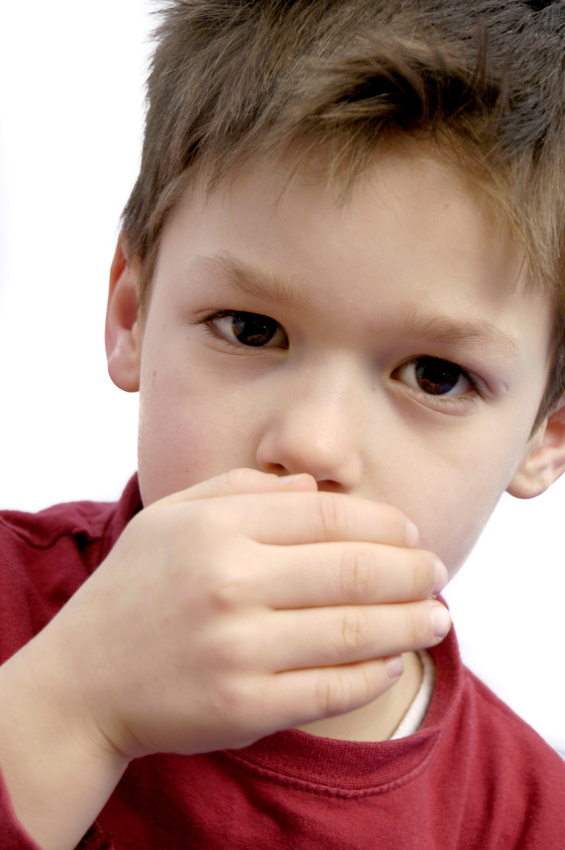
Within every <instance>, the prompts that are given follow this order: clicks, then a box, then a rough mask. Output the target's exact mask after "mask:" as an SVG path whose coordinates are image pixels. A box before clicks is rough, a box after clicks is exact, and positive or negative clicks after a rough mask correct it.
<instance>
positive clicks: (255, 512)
mask: <svg viewBox="0 0 565 850" xmlns="http://www.w3.org/2000/svg"><path fill="white" fill-rule="evenodd" d="M520 259H521V257H520V252H519V251H518V250H517V248H516V247H515V246H514V245H513V244H512V243H511V242H510V241H509V240H508V238H507V237H505V236H504V234H503V232H502V231H501V230H500V229H499V228H497V227H496V226H495V225H494V223H493V222H492V221H491V220H490V219H489V218H488V216H487V215H486V213H485V210H484V208H483V206H482V205H481V203H480V202H479V201H478V199H476V198H475V197H474V196H473V194H472V192H471V191H470V190H469V188H468V187H466V186H465V185H464V184H463V182H462V181H461V180H460V179H459V178H458V176H457V175H456V174H454V173H453V172H452V171H450V170H449V169H448V168H447V167H446V166H445V165H443V164H442V163H440V162H438V161H436V160H434V159H433V158H430V157H428V156H426V151H425V150H422V149H416V148H413V149H406V148H405V149H402V150H400V149H399V150H397V151H394V152H391V153H387V154H386V155H383V156H381V157H380V158H379V159H378V160H376V161H375V164H374V165H373V166H372V167H371V168H370V169H369V170H368V171H367V173H366V175H365V176H364V177H363V179H362V180H361V181H360V182H359V183H358V185H357V186H356V187H355V188H354V190H353V192H352V194H351V196H350V197H349V199H348V200H347V202H345V203H344V204H339V203H337V201H336V197H335V194H334V193H333V192H332V191H331V190H330V189H329V188H328V187H327V186H326V184H325V183H324V182H323V181H322V180H320V179H316V178H315V177H313V176H312V175H306V174H303V175H302V176H300V175H299V176H298V177H297V178H296V179H295V180H294V181H293V182H292V183H291V184H290V185H289V183H288V177H287V175H286V174H285V173H284V171H281V172H275V171H273V170H270V169H268V168H266V167H265V168H262V167H259V166H258V167H257V168H255V169H254V170H253V172H252V173H247V174H241V175H240V176H238V177H237V178H235V179H234V180H233V181H232V182H231V183H230V184H229V186H228V187H223V188H222V189H219V190H217V191H216V192H215V193H214V194H212V195H211V196H210V197H209V198H204V197H203V196H198V195H197V196H194V197H192V198H191V199H190V200H188V199H187V200H186V202H185V203H184V204H183V205H182V207H181V208H179V209H178V210H177V211H176V213H175V214H174V215H173V216H172V218H171V220H170V221H169V223H168V225H167V227H166V229H165V231H164V233H163V238H162V244H161V248H160V254H159V259H158V263H157V267H156V271H155V276H154V280H153V284H152V292H151V300H150V302H149V304H148V305H145V308H144V309H143V310H141V309H140V304H139V299H138V280H139V273H140V265H139V262H138V261H137V259H136V258H135V257H133V258H131V259H130V260H129V261H128V260H126V252H125V250H124V246H122V245H119V246H118V250H117V252H116V257H115V260H114V264H113V267H112V273H111V286H110V298H109V305H108V319H107V351H108V363H109V371H110V375H111V376H112V379H113V380H114V381H115V383H116V384H117V385H118V386H120V387H121V388H122V389H124V390H127V391H136V390H138V389H139V391H140V393H141V414H140V428H139V476H140V486H141V491H142V496H143V501H144V505H145V506H146V508H145V510H144V511H142V512H141V514H140V515H139V516H138V517H136V518H135V519H134V520H133V521H132V523H130V525H129V526H128V528H127V529H126V531H125V532H124V534H123V535H122V537H121V538H120V540H119V541H118V543H117V544H116V546H115V548H114V550H113V551H112V553H111V554H110V555H109V557H108V559H107V560H106V561H105V562H104V563H103V564H102V565H101V566H100V568H99V569H98V570H97V571H96V573H95V575H94V576H93V577H92V578H91V579H89V581H88V582H86V583H85V585H84V586H83V587H82V588H81V590H80V591H79V592H78V593H77V594H76V595H75V596H74V597H73V599H72V600H71V601H70V602H69V604H68V605H67V606H65V608H64V609H63V611H62V612H61V613H60V614H59V615H58V616H57V617H56V618H55V619H54V620H53V621H52V622H51V624H50V625H49V626H48V627H47V628H46V629H45V630H44V631H43V632H42V633H41V634H40V635H39V636H38V637H37V638H35V639H34V640H33V641H32V642H31V643H30V644H28V645H27V646H26V647H24V649H23V650H21V651H20V652H19V653H18V654H17V655H16V656H14V657H13V658H12V659H11V660H10V661H9V662H7V663H6V664H5V665H4V666H3V668H2V669H1V670H0V700H1V701H2V705H3V712H2V717H1V718H0V760H1V763H2V768H3V771H4V774H5V777H6V781H7V784H8V787H9V789H10V793H11V796H12V800H13V803H14V807H15V809H16V812H17V814H18V816H19V817H20V819H21V821H22V823H23V824H24V825H25V826H26V828H27V829H28V830H29V831H30V833H31V834H32V835H33V836H34V837H35V838H36V840H38V841H39V843H40V844H41V846H42V847H44V848H46V850H52V848H53V850H62V848H71V847H73V846H74V845H75V844H76V842H77V841H78V840H79V839H80V837H81V835H82V834H83V833H84V831H85V830H86V828H87V827H88V826H89V825H90V823H92V821H93V820H94V819H95V817H96V815H97V814H98V812H99V811H100V809H101V808H102V806H103V805H104V802H105V801H106V800H107V798H108V797H109V796H110V794H111V793H112V790H113V788H114V787H115V785H116V784H117V782H118V781H119V779H120V777H121V775H122V773H123V771H124V770H125V768H126V767H127V765H128V763H129V761H130V760H131V759H132V758H136V757H139V756H142V755H145V754H148V753H152V752H177V753H182V754H190V753H195V752H206V751H210V750H215V749H219V748H224V747H240V746H244V745H246V744H248V743H250V742H252V741H254V740H257V739H258V738H260V737H262V736H264V735H266V734H269V733H271V732H274V731H277V730H279V729H284V728H288V727H290V726H301V727H302V728H305V729H307V730H309V731H311V732H314V733H317V734H324V735H330V736H331V735H333V736H335V737H342V738H350V739H353V740H381V739H386V738H388V737H389V736H390V734H391V733H392V732H393V730H394V728H395V727H396V725H397V724H398V722H399V721H400V719H401V718H402V716H403V714H404V712H405V710H406V708H407V707H408V705H409V704H410V701H411V699H412V697H413V695H414V693H415V691H416V690H417V688H418V685H419V682H420V667H419V663H418V661H417V658H416V655H415V650H418V649H420V648H423V647H426V646H432V645H433V644H435V643H437V642H439V641H440V640H441V639H442V638H443V636H445V634H446V632H447V630H448V628H449V617H448V615H447V613H446V612H445V609H444V607H443V605H442V604H441V603H440V602H439V601H435V600H434V598H433V597H434V596H435V595H436V594H437V593H438V592H439V591H440V590H441V589H442V588H443V586H444V585H445V583H446V581H447V578H448V574H453V573H454V572H455V571H456V570H457V569H458V568H459V566H460V565H461V563H462V562H463V560H464V559H465V557H466V555H467V554H468V552H469V550H470V548H471V547H472V546H473V544H474V542H475V540H476V539H477V537H478V535H479V533H480V531H481V529H482V527H483V525H484V522H485V521H486V519H487V518H488V516H489V514H490V512H491V510H492V508H493V507H494V505H495V504H496V502H497V500H498V498H499V497H500V495H501V493H502V492H503V491H504V490H505V489H509V490H510V491H511V492H513V493H514V494H515V495H517V496H523V497H529V496H534V495H536V494H537V493H539V492H542V491H543V490H544V489H545V488H546V487H547V486H549V484H550V483H551V482H552V481H553V480H554V479H555V478H556V477H558V475H559V474H560V473H561V472H562V471H563V466H564V464H565V434H564V433H563V432H564V430H565V427H564V426H563V424H562V420H561V416H560V412H555V413H553V414H552V415H551V416H550V417H548V418H547V419H546V420H545V421H544V422H543V423H542V425H541V426H540V428H539V429H538V430H537V431H536V433H535V434H534V435H533V436H532V434H531V430H532V425H533V423H534V421H535V417H536V412H537V410H538V407H539V403H540V400H541V398H542V395H543V391H544V388H545V384H546V381H547V373H548V366H549V360H548V353H549V347H550V336H551V334H550V329H551V314H550V309H549V306H548V304H547V303H545V302H544V301H543V300H542V299H541V298H540V297H538V296H537V295H536V294H535V293H533V292H532V291H530V290H529V289H528V288H527V286H526V283H525V280H524V279H523V276H522V272H521V265H520ZM230 311H231V312H230ZM242 314H243V315H242ZM249 314H253V316H255V318H253V316H252V317H251V318H250V316H249ZM234 315H235V319H234ZM257 316H261V317H268V319H264V318H263V319H260V320H258V319H257V318H256V317H257ZM265 328H266V329H267V331H266V332H265ZM236 331H237V332H236ZM252 331H253V333H254V334H255V342H256V343H259V344H255V345H249V344H246V343H248V342H249V340H250V339H252ZM426 358H427V359H426ZM430 358H435V360H431V359H430ZM438 359H441V360H442V361H449V363H451V364H457V365H456V366H453V365H450V366H448V365H447V364H446V363H443V364H441V366H442V369H443V378H441V380H440V377H441V369H439V371H438V368H439V367H438V363H437V360H438ZM440 385H441V387H442V388H443V389H442V391H441V393H438V386H440ZM446 385H447V390H445V387H446ZM418 534H419V538H418ZM418 540H419V542H418ZM195 648H197V651H195ZM400 655H402V656H403V662H399V656H400ZM403 670H404V672H402V671H403ZM54 766H55V768H56V769H54ZM46 776H47V777H49V781H48V782H46ZM70 813H72V816H71V815H70Z"/></svg>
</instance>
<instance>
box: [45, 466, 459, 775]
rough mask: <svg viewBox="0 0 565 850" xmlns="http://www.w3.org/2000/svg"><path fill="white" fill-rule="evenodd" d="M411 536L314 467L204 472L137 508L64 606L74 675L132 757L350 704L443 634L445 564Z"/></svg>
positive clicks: (250, 732) (62, 624)
mask: <svg viewBox="0 0 565 850" xmlns="http://www.w3.org/2000/svg"><path fill="white" fill-rule="evenodd" d="M411 534H412V535H413V534H414V531H413V529H412V530H411V527H410V524H409V523H408V521H407V520H406V518H405V517H404V516H403V515H402V514H401V513H400V512H399V511H397V510H395V509H394V508H392V507H390V506H386V505H381V504H375V503H371V502H368V501H365V500H360V499H357V498H354V497H351V496H344V495H338V494H332V493H321V492H318V491H317V488H316V483H315V481H314V479H312V478H311V477H310V476H307V475H304V476H302V477H300V478H299V479H298V480H295V481H291V482H290V483H287V482H285V481H284V480H280V479H277V478H275V477H274V476H269V475H264V474H262V473H259V472H254V471H252V470H239V471H234V472H231V473H229V474H228V475H227V476H220V477H218V478H216V479H213V480H212V481H209V482H204V483H203V484H201V485H198V486H196V487H193V488H191V489H190V490H187V491H184V492H182V493H179V494H175V495H173V496H171V497H168V498H166V499H163V500H162V501H160V502H158V503H155V504H154V505H151V506H150V507H149V508H147V509H146V510H144V511H143V512H142V513H141V514H140V515H139V516H138V517H137V518H135V519H134V520H133V521H132V522H131V523H130V525H129V526H128V528H127V529H126V530H125V532H124V534H123V535H122V537H121V539H120V540H119V541H118V543H117V545H116V547H115V548H114V550H113V552H112V553H111V554H110V556H109V557H108V559H107V560H106V562H105V563H104V564H103V565H102V566H101V567H100V568H99V570H98V571H97V573H96V574H95V575H94V576H93V578H92V579H90V580H89V582H87V584H86V585H85V586H84V587H83V588H82V589H81V591H79V593H77V594H76V596H75V597H74V599H73V600H71V602H70V603H69V604H68V605H67V607H66V609H65V610H64V612H63V613H62V614H61V615H60V617H59V618H57V619H58V622H57V623H56V628H57V632H58V642H59V650H60V657H62V658H64V659H65V664H64V670H65V671H66V672H65V677H66V679H67V680H68V677H69V674H70V675H71V676H72V680H73V681H74V682H75V683H76V687H77V688H79V696H80V700H79V702H78V704H79V705H83V706H87V707H88V712H85V718H87V719H88V722H92V721H94V723H95V727H94V728H95V729H97V730H100V731H101V732H102V734H103V738H104V741H105V742H106V741H107V742H110V744H111V746H112V747H113V748H115V750H116V751H117V752H119V753H121V754H123V755H124V756H125V757H126V758H128V759H130V758H133V757H136V756H141V755H144V754H147V753H152V752H176V753H185V754H189V753H196V752H207V751H211V750H216V749H221V748H226V747H241V746H244V745H246V744H249V743H251V742H252V741H255V740H257V739H258V738H260V737H263V736H264V735H267V734H269V733H271V732H274V731H277V730H280V729H284V728H288V727H291V726H296V725H302V724H304V723H307V722H310V721H313V720H317V719H319V718H321V717H326V716H330V715H334V714H339V713H343V712H346V711H349V710H351V709H353V708H356V707H358V706H360V705H362V704H365V703H367V702H369V701H371V700H373V699H375V698H376V697H377V696H378V695H379V694H380V693H382V692H383V691H384V690H386V689H387V688H388V687H389V686H390V685H391V684H393V682H394V681H395V678H394V677H393V678H391V676H390V675H389V669H390V665H389V664H388V659H389V658H390V656H397V655H398V654H399V653H401V652H406V651H409V650H414V649H418V648H422V647H424V646H429V645H431V644H433V643H436V642H438V637H436V636H434V625H433V622H432V616H431V615H432V613H433V612H434V611H437V610H441V611H444V610H445V609H444V608H443V606H442V605H441V603H439V602H435V601H433V600H431V599H430V598H429V597H430V596H431V595H432V594H433V593H437V592H439V590H440V589H441V587H442V586H443V585H444V584H445V582H446V580H447V574H446V571H445V568H444V567H443V565H442V564H441V563H440V562H439V560H438V559H437V558H436V556H434V555H432V554H431V553H429V552H424V551H421V550H418V549H415V548H413V547H412V546H411V545H410V540H411V538H410V535H411ZM412 541H413V542H415V539H414V537H412ZM399 603H401V604H399ZM54 625H55V624H54ZM53 631H55V629H54V630H53ZM441 636H443V633H442V635H441ZM65 689H67V690H68V682H67V683H66V684H65V683H63V685H62V690H63V692H64V691H65Z"/></svg>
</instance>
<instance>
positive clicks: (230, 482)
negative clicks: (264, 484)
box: [223, 467, 260, 492]
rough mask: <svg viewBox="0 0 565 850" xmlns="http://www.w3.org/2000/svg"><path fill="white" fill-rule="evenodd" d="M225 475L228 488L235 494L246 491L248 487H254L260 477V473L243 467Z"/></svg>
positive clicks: (229, 471)
mask: <svg viewBox="0 0 565 850" xmlns="http://www.w3.org/2000/svg"><path fill="white" fill-rule="evenodd" d="M223 475H224V482H225V485H226V488H227V489H228V490H233V491H235V492H238V491H239V490H243V489H245V487H246V486H252V485H253V484H254V483H255V482H256V480H258V478H259V477H260V473H257V472H256V471H255V470H253V469H245V468H243V467H239V468H237V469H230V470H228V471H227V472H224V474H223Z"/></svg>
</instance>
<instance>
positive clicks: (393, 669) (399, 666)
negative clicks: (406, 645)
mask: <svg viewBox="0 0 565 850" xmlns="http://www.w3.org/2000/svg"><path fill="white" fill-rule="evenodd" d="M386 671H387V673H388V675H389V678H390V679H398V678H399V676H402V674H403V673H404V659H403V658H402V655H395V656H394V658H387V661H386Z"/></svg>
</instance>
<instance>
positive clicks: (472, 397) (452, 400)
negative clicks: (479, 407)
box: [392, 354, 485, 408]
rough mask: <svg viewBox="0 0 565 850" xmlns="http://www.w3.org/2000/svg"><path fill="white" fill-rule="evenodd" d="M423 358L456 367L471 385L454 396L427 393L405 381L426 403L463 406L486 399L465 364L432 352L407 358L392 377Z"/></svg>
mask: <svg viewBox="0 0 565 850" xmlns="http://www.w3.org/2000/svg"><path fill="white" fill-rule="evenodd" d="M423 360H428V361H435V362H436V363H438V364H446V366H450V367H455V369H456V370H457V371H458V373H459V376H460V377H462V378H464V379H465V380H466V381H468V383H469V386H470V390H469V391H467V392H465V393H461V394H460V395H456V396H453V395H447V394H434V393H426V392H424V390H422V389H421V388H419V389H415V388H414V387H411V386H410V385H409V384H407V383H406V382H403V383H405V386H408V387H409V389H411V390H412V392H413V393H415V394H418V395H419V396H420V397H423V398H425V399H426V404H428V405H429V404H433V405H436V406H442V407H444V408H447V407H452V408H455V407H458V408H461V406H462V405H469V404H476V403H477V402H478V401H481V400H484V398H485V394H484V393H483V391H482V390H481V388H480V386H479V384H478V382H477V380H476V379H475V378H473V376H472V375H471V374H470V373H469V372H468V371H467V370H466V369H464V368H463V366H460V365H459V364H458V363H456V362H455V361H453V360H447V359H446V358H444V357H435V356H433V355H430V354H419V355H418V356H417V357H412V358H411V359H410V360H406V361H404V362H403V363H401V364H400V366H397V367H396V369H395V370H394V371H393V372H392V377H393V378H394V377H395V375H397V374H398V373H399V372H400V370H402V369H407V368H409V367H410V366H415V365H416V364H417V363H419V362H420V361H423ZM398 380H400V379H398ZM455 386H456V385H455Z"/></svg>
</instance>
